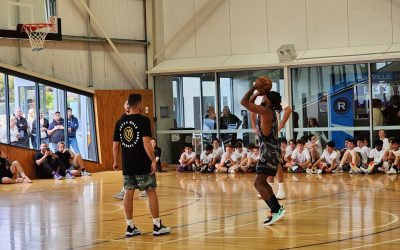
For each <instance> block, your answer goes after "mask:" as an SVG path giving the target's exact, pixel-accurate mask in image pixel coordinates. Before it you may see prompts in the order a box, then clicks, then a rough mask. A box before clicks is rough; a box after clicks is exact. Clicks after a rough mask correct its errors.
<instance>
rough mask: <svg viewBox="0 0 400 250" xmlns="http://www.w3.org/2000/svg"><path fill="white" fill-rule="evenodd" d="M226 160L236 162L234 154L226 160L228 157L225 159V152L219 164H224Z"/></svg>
mask: <svg viewBox="0 0 400 250" xmlns="http://www.w3.org/2000/svg"><path fill="white" fill-rule="evenodd" d="M226 160H231V161H234V162H236V161H237V158H236V155H235V153H234V152H233V153H232V154H231V157H230V158H228V157H227V153H226V152H225V153H224V154H223V155H222V157H221V162H225V161H226Z"/></svg>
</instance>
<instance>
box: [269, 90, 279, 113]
mask: <svg viewBox="0 0 400 250" xmlns="http://www.w3.org/2000/svg"><path fill="white" fill-rule="evenodd" d="M266 96H267V98H268V99H269V100H270V101H271V104H272V107H271V108H272V109H273V110H274V111H276V112H281V111H282V105H281V100H282V97H281V95H280V94H279V93H278V92H275V91H269V92H267V94H266Z"/></svg>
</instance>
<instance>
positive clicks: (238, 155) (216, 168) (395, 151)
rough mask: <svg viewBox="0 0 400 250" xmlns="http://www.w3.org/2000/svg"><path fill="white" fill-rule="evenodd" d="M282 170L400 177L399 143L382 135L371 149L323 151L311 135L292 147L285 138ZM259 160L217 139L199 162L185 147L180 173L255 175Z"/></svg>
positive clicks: (254, 151)
mask: <svg viewBox="0 0 400 250" xmlns="http://www.w3.org/2000/svg"><path fill="white" fill-rule="evenodd" d="M279 142H280V146H281V152H282V162H283V164H282V165H283V167H284V168H287V171H288V172H294V173H302V172H306V173H315V174H322V173H342V172H343V171H348V172H349V173H350V174H361V173H366V174H372V173H375V172H384V173H387V174H397V173H399V170H400V169H399V163H400V150H399V141H398V139H397V138H395V137H393V138H390V139H387V138H385V132H384V131H383V130H381V131H379V139H378V140H376V141H375V142H374V148H373V149H370V148H369V147H368V140H367V139H364V138H358V139H357V140H355V139H353V138H348V139H346V140H345V143H344V144H345V148H343V149H342V150H340V151H339V150H337V149H336V148H335V142H334V141H329V142H328V143H327V145H326V148H325V149H324V150H322V146H321V143H320V142H319V140H318V138H317V136H315V135H313V134H310V135H307V136H303V137H302V138H301V139H299V140H297V141H294V140H290V141H289V143H288V142H287V140H286V139H285V138H280V139H279ZM258 159H259V148H258V147H257V146H255V145H254V144H251V143H250V144H249V146H248V149H246V148H244V147H243V145H242V143H241V142H237V143H236V144H235V146H234V147H233V145H231V144H226V145H225V152H224V151H223V149H222V148H221V147H220V145H219V141H218V139H214V140H213V145H207V146H206V148H205V150H204V152H202V153H201V155H200V159H197V157H196V154H195V153H194V152H193V151H192V146H191V145H186V147H185V152H184V153H182V155H181V157H180V160H179V162H180V166H178V168H177V170H178V171H179V172H184V171H193V172H195V171H198V172H202V173H209V172H210V173H211V172H217V173H238V172H245V173H250V172H255V166H256V164H257V161H258Z"/></svg>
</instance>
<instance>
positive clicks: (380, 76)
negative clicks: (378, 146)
mask: <svg viewBox="0 0 400 250" xmlns="http://www.w3.org/2000/svg"><path fill="white" fill-rule="evenodd" d="M398 67H400V62H378V63H371V82H372V94H371V96H372V112H373V119H372V124H373V129H374V139H378V131H379V130H383V131H384V133H385V134H386V138H390V137H397V138H399V137H400V130H399V127H398V126H399V125H400V100H399V94H400V83H399V82H400V81H399V80H400V70H398V69H399V68H398Z"/></svg>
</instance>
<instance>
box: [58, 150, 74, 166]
mask: <svg viewBox="0 0 400 250" xmlns="http://www.w3.org/2000/svg"><path fill="white" fill-rule="evenodd" d="M55 154H56V155H57V156H58V159H60V161H61V162H62V163H63V164H64V166H65V167H66V168H69V166H70V165H71V164H70V163H69V159H71V154H70V153H69V152H68V151H65V153H61V152H60V151H57V152H55Z"/></svg>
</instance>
